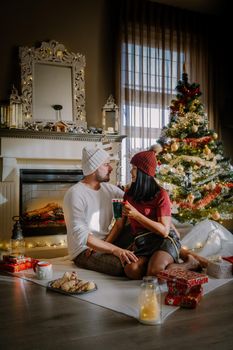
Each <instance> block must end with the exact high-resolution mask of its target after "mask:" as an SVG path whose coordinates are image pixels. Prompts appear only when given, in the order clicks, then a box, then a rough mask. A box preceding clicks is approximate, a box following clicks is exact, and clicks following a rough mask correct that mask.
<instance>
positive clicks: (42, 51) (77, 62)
mask: <svg viewBox="0 0 233 350" xmlns="http://www.w3.org/2000/svg"><path fill="white" fill-rule="evenodd" d="M19 57H20V65H21V93H22V104H23V114H24V116H25V118H26V120H30V119H31V120H33V85H34V84H33V75H34V74H33V72H34V66H35V64H36V63H42V64H43V63H44V64H54V65H56V66H58V65H61V66H63V67H71V71H72V77H71V81H72V95H73V99H72V110H73V122H74V123H75V124H79V123H78V122H79V121H80V122H83V121H84V122H85V121H86V112H85V79H84V69H85V65H86V62H85V56H84V55H82V54H79V53H74V52H69V51H67V49H66V48H65V46H64V45H63V44H61V43H59V42H57V41H55V40H51V41H49V42H45V41H43V42H42V43H41V46H40V47H26V46H25V47H20V48H19ZM64 122H65V120H64Z"/></svg>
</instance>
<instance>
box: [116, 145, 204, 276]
mask: <svg viewBox="0 0 233 350" xmlns="http://www.w3.org/2000/svg"><path fill="white" fill-rule="evenodd" d="M156 163H157V161H156V156H155V152H154V151H152V150H150V151H143V152H139V153H137V154H135V155H134V156H133V158H132V159H131V164H132V169H131V176H132V183H131V186H130V188H129V189H128V190H127V191H126V192H125V195H124V202H125V204H124V208H123V214H124V216H123V219H122V225H123V224H125V223H126V221H128V223H129V225H130V231H131V234H132V235H133V236H134V243H133V244H132V246H131V249H132V250H133V251H134V254H135V255H136V256H137V257H138V261H137V262H131V263H129V264H126V265H125V274H126V276H127V277H129V278H131V279H141V278H142V277H143V276H145V275H150V276H156V275H157V273H158V272H160V271H161V270H164V269H167V268H172V267H176V266H177V264H179V267H183V268H184V269H195V268H197V266H198V265H199V263H198V261H197V260H196V259H195V258H194V257H192V256H191V255H189V254H184V255H183V260H185V261H184V262H183V263H179V261H178V260H179V255H180V250H181V244H180V237H179V233H178V232H177V231H176V229H175V227H174V226H173V225H172V222H171V203H170V199H169V196H168V194H167V192H166V191H165V190H164V189H163V188H161V187H160V186H159V185H158V183H157V182H156V180H155V170H156Z"/></svg>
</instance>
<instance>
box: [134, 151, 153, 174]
mask: <svg viewBox="0 0 233 350" xmlns="http://www.w3.org/2000/svg"><path fill="white" fill-rule="evenodd" d="M130 163H131V164H133V165H135V166H136V167H137V168H138V169H140V170H141V171H143V172H144V173H146V174H147V175H149V176H155V169H156V165H157V159H156V156H155V152H154V151H143V152H139V153H136V154H135V155H134V156H133V158H132V159H131V162H130Z"/></svg>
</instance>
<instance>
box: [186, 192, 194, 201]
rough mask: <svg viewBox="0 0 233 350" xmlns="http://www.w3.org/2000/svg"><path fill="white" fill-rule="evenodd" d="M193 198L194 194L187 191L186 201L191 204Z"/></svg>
mask: <svg viewBox="0 0 233 350" xmlns="http://www.w3.org/2000/svg"><path fill="white" fill-rule="evenodd" d="M194 199H195V196H194V194H193V193H189V194H188V195H187V202H188V203H190V204H193V201H194Z"/></svg>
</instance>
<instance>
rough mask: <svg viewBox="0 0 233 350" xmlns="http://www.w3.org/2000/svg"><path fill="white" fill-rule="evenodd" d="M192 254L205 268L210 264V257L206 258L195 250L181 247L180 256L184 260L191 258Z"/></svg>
mask: <svg viewBox="0 0 233 350" xmlns="http://www.w3.org/2000/svg"><path fill="white" fill-rule="evenodd" d="M190 256H191V257H192V258H193V259H195V260H196V261H198V263H199V265H200V266H201V267H202V268H205V267H207V266H208V262H209V261H208V259H206V258H204V257H203V256H200V255H198V254H196V253H194V252H193V251H190V250H188V249H185V248H183V247H181V249H180V258H181V259H182V260H184V261H187V260H188V259H191V258H190Z"/></svg>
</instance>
